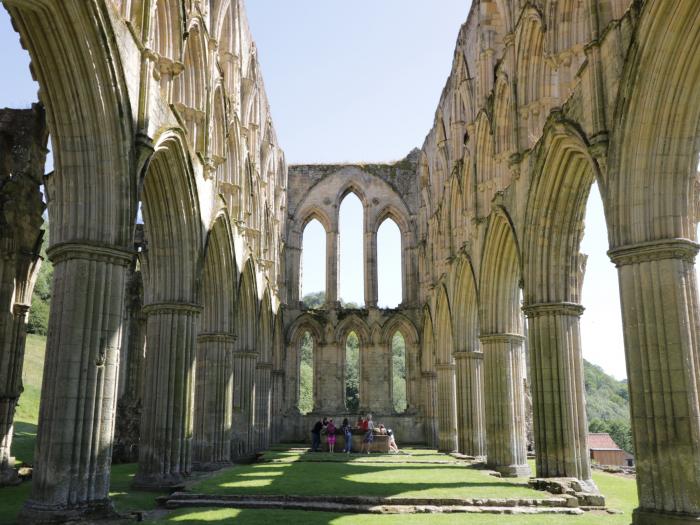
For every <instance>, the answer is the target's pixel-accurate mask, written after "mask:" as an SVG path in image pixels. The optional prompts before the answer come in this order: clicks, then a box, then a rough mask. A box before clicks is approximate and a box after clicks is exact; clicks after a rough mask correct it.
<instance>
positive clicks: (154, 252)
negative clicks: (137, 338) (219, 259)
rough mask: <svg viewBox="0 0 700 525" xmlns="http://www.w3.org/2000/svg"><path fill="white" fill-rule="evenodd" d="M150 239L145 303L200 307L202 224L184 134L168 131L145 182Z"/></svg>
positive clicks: (144, 207)
mask: <svg viewBox="0 0 700 525" xmlns="http://www.w3.org/2000/svg"><path fill="white" fill-rule="evenodd" d="M141 200H142V202H143V219H144V225H145V230H146V238H147V239H148V255H147V258H146V261H147V262H146V264H145V265H144V276H145V283H146V286H145V292H144V293H145V303H146V304H151V303H163V302H172V301H179V302H185V303H195V302H196V293H197V290H198V289H199V285H198V279H199V270H200V265H201V257H202V244H203V242H202V225H201V223H200V219H199V217H200V211H199V198H198V196H197V185H196V182H195V180H194V174H193V172H192V166H191V164H190V160H189V156H188V154H187V149H186V145H185V142H184V140H183V137H182V135H181V134H180V133H179V132H178V131H176V130H175V131H166V132H164V133H163V134H162V135H161V137H160V139H159V140H158V142H157V143H156V146H155V152H154V154H153V157H152V159H151V160H150V162H149V164H148V168H147V171H146V177H145V179H144V183H143V190H142V198H141Z"/></svg>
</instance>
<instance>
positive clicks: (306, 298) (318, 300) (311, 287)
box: [299, 219, 326, 308]
mask: <svg viewBox="0 0 700 525" xmlns="http://www.w3.org/2000/svg"><path fill="white" fill-rule="evenodd" d="M325 253H326V230H325V229H324V228H323V225H322V224H321V223H320V222H319V221H318V220H317V219H312V220H311V221H309V223H308V224H307V225H306V226H305V227H304V233H303V239H302V253H301V267H300V268H299V273H300V275H299V281H300V283H301V297H302V302H303V303H304V305H305V306H306V307H307V308H318V307H320V306H322V305H323V304H324V303H325V301H326V258H325Z"/></svg>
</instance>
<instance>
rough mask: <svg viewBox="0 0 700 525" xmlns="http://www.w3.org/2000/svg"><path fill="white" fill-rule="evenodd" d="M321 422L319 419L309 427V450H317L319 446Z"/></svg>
mask: <svg viewBox="0 0 700 525" xmlns="http://www.w3.org/2000/svg"><path fill="white" fill-rule="evenodd" d="M322 428H323V422H322V421H321V420H320V419H319V420H318V421H316V423H315V424H314V426H313V428H312V429H311V452H318V447H320V446H321V429H322Z"/></svg>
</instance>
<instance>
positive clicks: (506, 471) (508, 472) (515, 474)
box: [490, 463, 532, 478]
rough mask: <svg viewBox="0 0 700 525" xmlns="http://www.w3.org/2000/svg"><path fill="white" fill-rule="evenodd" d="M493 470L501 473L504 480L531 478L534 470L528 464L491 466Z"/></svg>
mask: <svg viewBox="0 0 700 525" xmlns="http://www.w3.org/2000/svg"><path fill="white" fill-rule="evenodd" d="M490 468H492V469H493V470H495V471H496V472H498V473H500V474H501V476H503V477H504V478H529V477H530V476H532V470H530V465H528V464H527V463H526V464H524V465H505V466H491V467H490Z"/></svg>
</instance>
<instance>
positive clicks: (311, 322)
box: [287, 314, 324, 345]
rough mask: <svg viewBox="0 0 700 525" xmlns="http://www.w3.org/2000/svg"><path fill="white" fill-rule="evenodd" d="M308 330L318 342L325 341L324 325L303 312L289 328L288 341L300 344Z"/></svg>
mask: <svg viewBox="0 0 700 525" xmlns="http://www.w3.org/2000/svg"><path fill="white" fill-rule="evenodd" d="M306 332H309V333H310V334H311V337H313V339H314V342H315V343H316V344H322V343H323V341H324V337H323V333H324V331H323V326H322V325H321V323H320V322H319V321H318V320H316V318H314V317H313V316H312V315H310V314H302V315H300V316H299V317H297V318H296V320H295V321H294V322H293V323H292V324H291V326H290V327H289V328H288V329H287V341H289V342H290V343H291V344H293V345H298V344H299V342H300V341H301V338H302V337H304V334H305V333H306Z"/></svg>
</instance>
